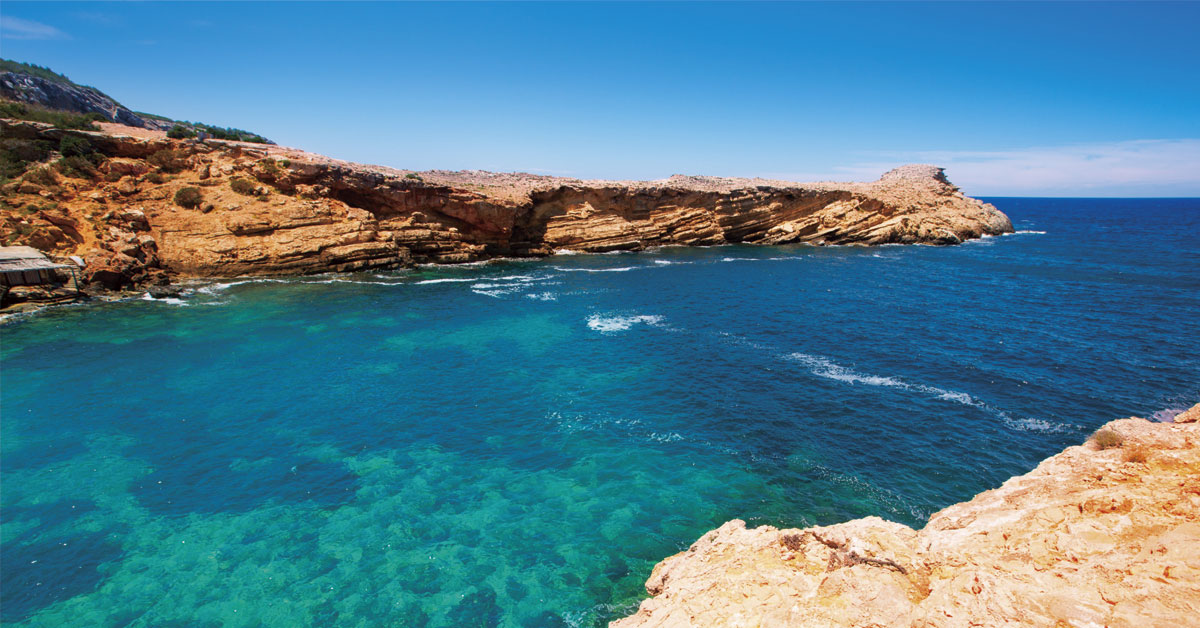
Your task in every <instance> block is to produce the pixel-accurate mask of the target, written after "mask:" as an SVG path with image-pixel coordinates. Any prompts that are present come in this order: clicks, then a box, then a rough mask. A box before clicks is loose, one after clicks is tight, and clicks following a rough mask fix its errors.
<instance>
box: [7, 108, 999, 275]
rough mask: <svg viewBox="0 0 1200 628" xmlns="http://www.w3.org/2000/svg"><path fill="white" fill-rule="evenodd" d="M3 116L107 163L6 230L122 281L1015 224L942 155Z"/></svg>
mask: <svg viewBox="0 0 1200 628" xmlns="http://www.w3.org/2000/svg"><path fill="white" fill-rule="evenodd" d="M0 124H2V125H3V128H2V130H3V134H4V138H5V139H4V141H5V142H7V143H10V144H13V145H14V146H17V145H19V144H20V143H21V142H25V143H28V144H29V145H30V146H33V145H34V144H37V145H39V146H49V145H53V146H58V145H59V144H60V143H61V142H62V141H63V137H65V136H71V137H75V138H81V139H84V140H86V141H87V143H88V146H90V149H89V150H91V151H92V152H91V153H90V156H89V159H91V160H92V162H93V163H95V164H96V166H95V172H94V173H93V174H92V175H91V176H80V175H79V174H78V173H76V174H75V175H73V176H66V173H65V172H61V171H59V172H57V173H56V171H55V167H50V166H45V167H43V168H42V169H43V170H45V171H47V172H49V174H48V175H47V174H42V175H41V176H32V175H30V174H29V173H27V174H26V175H24V176H22V177H21V178H20V179H18V180H17V181H14V182H13V183H10V184H8V185H6V186H5V187H4V188H3V197H4V201H5V203H6V204H5V205H4V209H3V210H2V212H3V214H2V217H3V221H4V222H3V228H2V231H0V237H3V239H4V241H5V242H6V243H8V244H28V245H31V246H34V247H37V248H39V249H42V250H44V251H48V252H51V253H58V254H62V255H76V256H80V257H83V258H85V259H86V260H87V262H88V268H87V271H86V272H87V276H86V277H85V279H86V280H88V281H92V282H101V283H104V284H106V285H138V284H142V283H156V282H161V281H162V280H163V278H164V277H178V276H234V275H248V274H306V273H316V272H327V271H347V270H358V269H367V268H392V267H396V266H404V265H409V264H413V263H422V262H439V263H453V262H470V261H476V260H482V259H488V258H492V257H499V256H538V255H550V254H552V253H553V252H554V251H556V250H559V249H572V250H576V251H594V252H599V251H614V250H637V249H642V248H645V247H650V246H658V245H667V244H684V245H711V244H723V243H730V242H745V243H754V244H783V243H792V242H807V243H815V244H850V243H860V244H884V243H927V244H956V243H959V242H962V241H964V240H966V239H969V238H975V237H979V236H982V235H986V234H1000V233H1005V232H1009V231H1012V224H1011V223H1010V222H1009V220H1008V218H1007V217H1006V216H1004V214H1002V213H1001V212H999V211H998V210H996V208H994V207H992V206H991V205H988V204H986V203H983V202H980V201H978V200H975V199H972V198H969V197H967V196H964V195H963V194H962V193H961V192H959V191H958V189H957V188H955V187H954V186H953V185H951V184H950V183H949V182H948V181H947V180H946V179H945V176H944V174H943V173H942V170H941V169H940V168H936V167H934V166H906V167H903V168H898V169H896V170H893V171H892V172H889V173H887V174H885V175H884V176H883V177H882V178H881V179H880V180H878V181H875V182H873V183H792V182H786V181H767V180H762V179H729V178H719V177H686V176H675V177H671V178H669V179H665V180H662V181H588V180H580V179H564V178H557V177H544V176H537V175H527V174H496V173H488V172H477V171H469V172H444V171H430V172H422V173H415V172H411V171H402V170H393V169H390V168H382V167H377V166H364V165H359V164H351V163H347V162H341V161H337V160H332V159H328V158H325V157H321V156H319V155H313V154H310V153H305V152H303V151H298V150H294V149H287V148H282V147H277V146H264V145H258V144H241V143H236V142H221V141H212V140H209V141H203V142H201V141H192V140H169V139H166V138H153V137H133V136H131V135H120V134H114V133H111V132H105V133H92V132H82V131H64V130H60V129H51V128H49V127H47V126H45V125H40V124H37V123H29V122H16V121H3V122H0ZM111 127H112V125H110V126H109V127H106V128H109V129H111ZM39 142H40V144H38V143H39ZM26 148H28V146H27V147H26ZM31 150H32V149H31ZM33 152H36V151H33ZM53 159H54V157H53V156H51V157H50V159H49V160H48V161H50V160H53ZM36 169H37V168H34V169H33V170H36ZM31 171H32V170H31ZM185 188H194V189H195V190H196V193H197V194H198V197H199V201H198V202H195V203H187V202H183V203H181V202H180V200H179V199H180V198H181V197H180V196H179V194H180V193H181V190H183V189H185ZM97 273H98V274H97Z"/></svg>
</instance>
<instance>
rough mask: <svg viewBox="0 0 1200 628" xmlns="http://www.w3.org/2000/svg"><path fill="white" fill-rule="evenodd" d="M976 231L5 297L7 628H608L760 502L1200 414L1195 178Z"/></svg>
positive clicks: (809, 508) (826, 498)
mask: <svg viewBox="0 0 1200 628" xmlns="http://www.w3.org/2000/svg"><path fill="white" fill-rule="evenodd" d="M993 201H994V202H995V203H996V204H997V205H998V206H999V207H1000V208H1001V209H1003V210H1005V211H1006V212H1008V213H1009V215H1010V216H1011V217H1012V218H1013V220H1014V222H1015V224H1016V225H1017V228H1018V229H1019V230H1020V231H1019V232H1018V233H1017V234H1014V235H1009V236H1003V237H997V238H987V239H984V240H981V241H977V242H972V243H969V244H966V245H964V246H960V247H950V248H935V247H882V248H873V249H867V248H857V247H831V248H813V247H805V246H796V247H776V248H756V247H748V246H729V247H716V248H706V249H685V248H671V249H662V250H657V251H651V252H645V253H638V254H617V255H574V256H558V257H555V258H552V259H548V260H540V261H504V262H498V263H492V264H486V265H475V266H466V267H429V268H422V269H418V270H414V271H408V272H398V273H382V274H361V275H347V276H339V277H333V276H326V277H316V278H306V279H298V280H271V281H229V282H224V283H220V282H210V283H207V284H197V285H195V286H194V288H195V291H194V293H193V294H192V295H190V296H189V298H187V299H185V300H183V301H182V302H159V301H145V300H133V301H128V302H122V303H115V304H100V305H88V306H83V307H70V308H59V309H56V310H51V311H45V312H42V313H39V314H36V315H33V316H28V317H24V318H21V319H17V320H10V321H9V322H7V323H6V324H5V325H3V327H0V334H2V346H0V351H2V358H3V362H2V370H0V378H2V379H0V384H2V385H0V395H2V402H3V405H2V409H3V412H2V434H3V438H2V439H0V446H2V450H0V464H2V465H3V488H2V491H0V515H2V519H3V523H2V527H0V541H2V550H3V563H2V566H0V569H2V572H3V573H2V577H3V583H2V584H3V586H2V587H0V592H2V595H3V600H2V606H0V612H2V620H3V621H4V622H5V623H6V624H12V625H34V626H63V625H76V626H82V625H89V626H124V625H130V626H175V625H179V626H183V625H187V626H218V625H223V626H260V625H261V626H299V625H316V626H376V625H396V626H424V625H428V626H471V625H483V626H491V625H500V626H561V625H572V626H592V625H600V624H602V623H603V622H605V621H608V620H610V619H612V618H614V617H617V616H622V615H624V614H627V613H629V612H631V611H632V610H633V609H634V608H635V607H636V604H637V602H638V601H639V600H640V599H641V598H642V597H643V596H644V590H643V588H642V584H643V582H644V581H645V579H646V578H647V577H648V576H649V573H650V569H651V567H652V566H653V565H654V564H655V563H656V562H657V561H659V560H661V559H662V558H665V557H666V556H668V555H670V554H672V553H674V552H676V551H679V550H680V549H682V548H685V547H686V546H687V545H688V544H690V543H691V542H692V541H694V540H695V539H696V538H697V537H698V536H699V535H701V534H703V533H704V532H705V531H707V530H709V529H711V528H713V527H715V526H717V525H720V524H721V523H722V522H724V521H726V520H728V519H731V518H735V517H740V518H743V519H746V520H747V521H749V522H750V523H752V524H763V523H769V524H777V525H789V526H802V525H811V524H829V523H835V522H838V521H842V520H845V519H849V518H854V517H861V516H866V515H877V516H881V517H884V518H887V519H890V520H894V521H899V522H902V523H906V524H910V525H915V526H919V525H921V524H922V523H923V522H924V521H925V520H926V519H927V518H928V517H929V515H930V514H932V513H933V512H935V511H936V510H938V509H940V508H942V507H945V506H947V505H949V504H951V503H954V502H957V501H960V500H963V499H968V498H970V497H971V496H972V495H974V494H975V493H977V492H979V491H981V490H985V489H988V488H993V487H995V486H997V485H999V484H1000V483H1001V482H1002V481H1004V480H1005V479H1007V478H1008V477H1010V476H1012V475H1014V474H1018V473H1023V472H1025V471H1028V470H1030V469H1031V468H1033V467H1034V466H1035V465H1036V464H1037V462H1038V461H1040V460H1041V459H1042V458H1044V457H1045V456H1048V455H1050V454H1053V453H1055V452H1057V451H1059V450H1060V449H1061V448H1063V447H1064V446H1066V445H1070V444H1074V443H1078V442H1080V441H1082V440H1083V439H1084V438H1085V437H1086V435H1087V434H1088V433H1089V432H1090V431H1091V430H1093V429H1095V428H1096V427H1097V426H1098V425H1099V424H1101V423H1103V422H1104V421H1106V420H1109V419H1111V418H1116V417H1121V416H1128V415H1130V414H1139V415H1143V416H1149V415H1153V414H1155V413H1158V416H1160V417H1165V416H1169V415H1170V414H1171V412H1172V411H1175V410H1178V409H1182V408H1184V407H1187V406H1189V405H1191V404H1193V403H1196V402H1197V401H1200V247H1197V241H1198V239H1200V201H1196V200H1137V201H1130V200H1050V199H993Z"/></svg>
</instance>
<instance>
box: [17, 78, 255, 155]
mask: <svg viewBox="0 0 1200 628" xmlns="http://www.w3.org/2000/svg"><path fill="white" fill-rule="evenodd" d="M73 116H77V117H73ZM0 117H6V118H18V119H22V120H33V121H36V122H46V123H50V124H55V125H56V126H60V127H65V128H88V127H90V123H91V122H96V121H106V122H112V123H115V124H121V125H124V126H130V127H135V128H139V129H149V130H152V131H164V132H167V133H169V134H170V135H172V136H173V137H178V138H186V137H196V136H197V135H198V134H200V133H206V134H207V135H208V136H210V137H214V138H217V139H227V140H236V141H242V142H256V143H269V140H267V139H266V138H264V137H262V136H261V135H258V134H257V133H251V132H249V131H243V130H241V129H233V128H221V127H217V126H213V125H209V124H204V123H200V122H188V121H179V120H172V119H170V118H166V117H163V116H158V115H153V114H148V113H141V112H135V111H132V110H130V109H129V108H128V107H125V106H124V105H122V104H121V103H119V102H117V101H116V100H115V99H113V98H112V97H111V96H109V95H108V94H105V93H104V92H102V91H100V90H98V89H96V88H95V87H88V86H86V85H79V84H77V83H75V82H74V81H72V80H71V79H69V78H67V77H66V76H64V75H62V74H59V73H57V72H55V71H53V70H51V69H50V68H47V67H42V66H37V65H32V64H28V63H21V62H19V61H12V60H9V59H0Z"/></svg>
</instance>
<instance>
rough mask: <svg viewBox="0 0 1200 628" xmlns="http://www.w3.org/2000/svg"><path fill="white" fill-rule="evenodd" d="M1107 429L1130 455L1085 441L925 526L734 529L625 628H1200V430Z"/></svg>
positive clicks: (658, 588)
mask: <svg viewBox="0 0 1200 628" xmlns="http://www.w3.org/2000/svg"><path fill="white" fill-rule="evenodd" d="M1194 410H1196V409H1195V408H1193V411H1194ZM1105 427H1106V428H1107V429H1111V430H1113V431H1115V432H1117V433H1119V434H1120V435H1121V436H1123V437H1124V444H1123V445H1122V446H1121V447H1115V448H1110V449H1105V450H1100V449H1098V448H1097V447H1096V446H1094V445H1092V444H1085V445H1081V446H1077V447H1070V448H1068V449H1067V450H1065V451H1063V452H1062V453H1060V454H1058V455H1056V456H1053V457H1051V458H1049V459H1047V460H1045V461H1043V462H1042V463H1041V464H1040V465H1038V467H1037V468H1036V469H1035V470H1033V471H1032V472H1030V473H1028V474H1026V475H1022V476H1019V477H1015V478H1012V479H1010V480H1009V481H1007V482H1005V483H1004V485H1003V486H1001V487H1000V488H998V489H995V490H992V491H988V492H985V493H982V494H980V495H978V496H976V497H975V498H974V499H972V500H971V501H969V502H964V503H961V504H956V505H954V506H951V507H949V508H946V509H945V510H942V511H941V512H939V513H937V514H935V515H934V516H933V517H932V518H930V520H929V522H928V524H926V526H925V527H924V528H923V529H922V530H920V531H916V530H912V529H911V528H908V527H906V526H903V525H900V524H896V523H890V522H887V521H883V520H882V519H878V518H874V517H870V518H866V519H859V520H855V521H849V522H846V523H842V524H838V525H833V526H827V527H817V528H806V529H804V530H778V529H776V528H773V527H770V526H763V527H760V528H753V529H747V528H746V526H745V523H743V522H742V521H739V520H735V521H730V522H729V523H726V524H725V525H723V526H721V527H720V528H718V529H717V530H714V531H712V532H709V533H708V534H706V535H704V536H703V537H701V539H700V540H699V541H697V542H696V543H695V544H693V545H692V546H691V548H689V549H688V550H687V551H686V552H682V553H680V554H676V555H675V556H672V557H670V558H668V559H666V560H664V561H663V562H661V563H659V564H658V565H657V566H656V567H655V568H654V572H653V573H652V574H651V576H650V579H649V580H648V581H647V582H646V589H647V591H649V593H650V594H651V595H653V596H654V597H652V598H650V599H647V600H645V601H644V602H642V604H641V607H640V608H639V609H638V611H637V613H636V614H634V615H632V616H630V617H627V618H625V619H621V620H618V621H616V622H613V623H612V626H613V628H648V627H662V628H676V627H678V628H683V627H705V626H763V627H773V626H780V627H782V626H787V627H797V628H807V627H812V628H817V627H821V628H825V627H840V626H847V627H849V626H855V627H905V628H908V627H913V628H916V627H944V628H967V627H977V626H986V627H1013V628H1016V627H1018V626H1021V627H1029V626H1033V627H1039V626H1045V627H1047V628H1051V627H1053V628H1059V627H1077V628H1091V627H1105V626H1107V627H1112V628H1116V627H1118V626H1122V627H1124V626H1128V627H1135V626H1136V627H1139V628H1140V627H1163V628H1166V627H1185V626H1198V625H1200V619H1198V618H1200V425H1197V424H1195V423H1189V424H1173V423H1151V422H1149V421H1146V420H1143V419H1136V418H1134V419H1122V420H1118V421H1113V422H1111V423H1109V424H1108V425H1107V426H1105Z"/></svg>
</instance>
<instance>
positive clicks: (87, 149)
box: [58, 135, 96, 157]
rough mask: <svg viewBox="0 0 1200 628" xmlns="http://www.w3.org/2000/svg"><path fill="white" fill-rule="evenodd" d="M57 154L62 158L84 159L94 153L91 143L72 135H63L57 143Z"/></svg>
mask: <svg viewBox="0 0 1200 628" xmlns="http://www.w3.org/2000/svg"><path fill="white" fill-rule="evenodd" d="M58 152H60V153H62V154H63V157H86V156H88V155H91V154H92V153H94V152H96V149H94V148H92V143H91V142H89V141H87V140H86V139H84V138H82V137H75V136H74V135H64V136H63V138H62V139H61V140H59V141H58Z"/></svg>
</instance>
